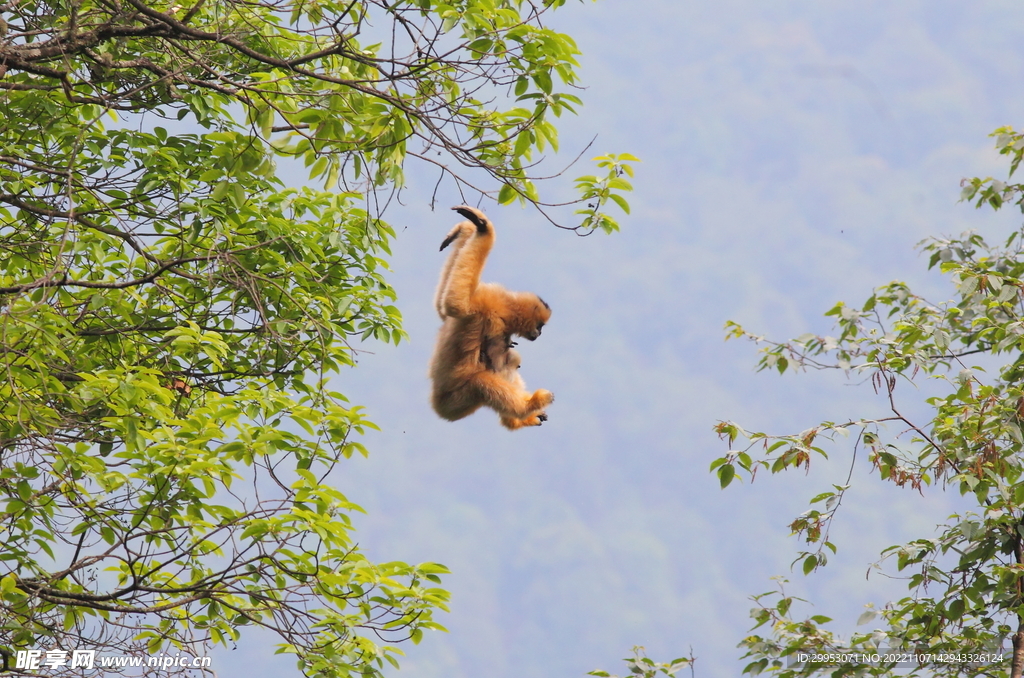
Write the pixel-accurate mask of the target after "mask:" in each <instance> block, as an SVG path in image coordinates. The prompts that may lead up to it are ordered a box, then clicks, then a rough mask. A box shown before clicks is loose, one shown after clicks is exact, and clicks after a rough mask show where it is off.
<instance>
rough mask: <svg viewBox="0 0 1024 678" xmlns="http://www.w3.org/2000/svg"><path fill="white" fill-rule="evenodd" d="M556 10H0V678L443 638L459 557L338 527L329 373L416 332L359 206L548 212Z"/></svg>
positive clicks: (43, 4) (338, 406)
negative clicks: (36, 668) (72, 659)
mask: <svg viewBox="0 0 1024 678" xmlns="http://www.w3.org/2000/svg"><path fill="white" fill-rule="evenodd" d="M564 1H565V0H544V1H543V2H526V1H524V0H455V1H452V2H440V1H438V0H344V1H332V0H316V1H314V2H307V1H302V2H300V1H298V0H280V1H276V0H269V1H267V2H240V1H234V0H226V1H218V2H208V1H205V0H197V1H195V2H177V1H176V0H168V1H166V2H161V1H157V2H148V1H144V0H80V1H78V2H56V1H42V0H28V1H23V2H16V3H8V4H6V5H4V6H3V8H2V10H0V12H2V14H0V17H2V21H0V542H2V543H3V545H4V546H3V549H2V551H0V670H2V671H6V670H9V669H11V668H12V667H13V653H14V652H15V651H17V650H19V649H64V650H72V649H81V648H87V649H96V650H99V651H100V652H109V653H112V654H135V655H140V654H149V653H153V652H157V651H183V652H185V653H193V654H201V653H203V652H205V650H204V648H205V647H206V646H208V645H209V644H210V643H215V644H217V643H219V644H231V643H232V642H233V641H234V640H235V639H237V638H238V637H239V635H240V631H241V628H242V627H244V626H247V625H252V626H261V627H264V628H265V629H270V630H271V631H273V632H274V633H276V634H277V636H278V637H279V639H280V646H279V649H280V651H282V652H290V653H294V654H295V655H297V658H298V663H299V666H300V668H301V670H302V671H304V672H305V673H306V674H309V675H314V674H315V675H318V676H325V677H330V676H347V675H352V674H353V673H354V672H356V673H362V674H364V675H377V674H378V673H379V670H380V669H381V668H382V667H383V666H384V665H385V664H386V663H388V662H390V663H392V664H395V663H396V662H395V659H394V655H395V654H397V653H398V652H399V651H398V648H397V647H395V645H394V643H395V642H397V641H400V640H403V639H411V640H413V641H414V642H417V641H418V640H419V639H420V637H421V636H422V634H423V632H424V631H426V630H429V629H436V628H440V627H439V626H438V624H437V623H436V622H435V621H434V617H433V613H434V611H435V610H439V609H444V608H445V601H446V600H447V594H446V593H445V592H444V591H443V590H442V589H441V588H439V587H438V584H439V582H440V579H439V575H441V574H443V573H444V572H445V569H444V568H443V567H442V566H440V565H436V564H432V563H424V564H420V565H416V566H412V565H407V564H405V563H400V562H394V563H373V562H370V561H369V560H367V559H366V558H365V557H364V556H363V555H362V554H361V553H360V551H359V549H358V548H357V546H356V544H355V542H354V541H353V539H352V534H351V524H350V517H349V516H350V514H351V513H352V512H353V511H357V510H359V509H358V507H357V506H355V505H353V504H352V503H350V502H349V501H348V500H347V499H346V498H345V497H344V496H343V495H342V494H341V493H339V492H338V491H337V490H335V489H333V488H332V487H331V485H330V484H329V482H327V479H328V474H329V472H330V471H331V470H332V468H334V466H335V465H336V464H337V463H338V462H339V460H340V459H341V458H343V457H349V456H351V455H352V454H354V453H356V452H358V453H361V454H365V453H366V450H365V449H364V448H363V447H362V445H361V444H360V443H359V442H358V441H357V439H356V436H358V434H360V433H361V432H363V431H364V430H365V429H367V428H369V427H372V426H373V424H371V423H370V422H369V421H367V420H366V418H365V417H364V414H363V412H362V411H361V409H360V408H359V407H356V406H350V405H349V404H348V403H347V402H346V400H345V398H344V396H343V395H342V394H340V393H335V392H331V391H329V390H327V388H326V387H325V383H326V380H327V379H328V377H329V376H330V375H331V374H332V373H334V372H336V371H337V370H338V369H340V368H341V367H343V366H346V365H352V364H353V358H352V351H351V346H350V343H349V342H350V341H351V340H352V339H353V338H358V339H377V340H381V341H393V342H397V341H399V340H400V339H401V338H402V336H403V332H402V329H401V322H400V321H401V317H400V314H399V311H398V309H397V308H396V307H395V305H394V301H395V294H394V291H393V290H392V288H391V287H390V286H389V285H388V283H387V281H386V278H385V273H386V271H387V264H386V261H385V257H386V256H387V255H388V252H389V249H388V248H389V242H390V240H391V238H393V237H394V232H393V230H392V229H391V227H390V226H389V225H388V224H387V223H385V222H384V221H382V220H381V218H380V216H381V215H380V213H379V212H380V210H379V209H378V208H377V207H376V205H379V204H384V203H386V201H387V199H388V197H389V193H391V192H393V191H395V190H396V189H398V188H400V187H401V186H402V184H403V181H404V169H405V167H406V162H407V161H408V160H419V161H423V162H424V163H426V164H427V167H428V168H432V169H433V171H436V172H437V174H438V181H439V183H443V182H449V184H450V185H452V187H453V188H454V189H455V190H457V191H459V192H462V193H463V194H465V193H467V192H468V193H471V194H472V193H473V191H477V192H478V194H479V197H483V196H484V195H485V194H489V193H492V192H496V193H497V198H498V200H499V201H500V202H502V203H507V202H511V201H514V200H517V199H519V200H523V201H527V202H534V203H536V204H538V205H539V206H541V207H543V204H542V203H540V198H539V194H538V189H537V185H536V183H535V181H534V179H532V178H531V176H530V171H531V169H532V168H533V167H534V166H535V165H536V164H537V163H538V162H540V161H541V160H542V154H543V153H545V152H546V151H547V150H548V149H549V148H551V149H557V134H556V130H555V127H554V122H553V119H552V118H557V117H558V116H560V115H561V114H562V113H564V112H566V111H569V112H572V111H573V110H574V108H575V107H576V106H578V105H579V103H580V102H579V99H577V97H576V96H575V95H573V94H570V93H568V92H567V91H566V90H567V89H568V88H571V87H572V86H574V84H575V82H576V73H575V68H576V65H577V63H576V55H577V53H578V52H577V49H576V46H575V44H574V43H573V41H572V39H571V38H570V37H569V36H567V35H564V34H560V33H557V32H555V31H553V30H551V29H549V28H546V27H545V25H544V23H543V21H542V19H543V17H544V15H545V13H546V12H548V11H549V10H551V9H554V8H557V7H559V6H561V5H563V4H564ZM632 160H634V159H633V158H631V157H630V156H605V157H603V158H600V159H599V163H600V166H601V169H603V170H604V172H605V174H604V175H603V176H597V175H594V176H587V177H581V178H580V179H579V180H578V186H579V188H580V189H581V191H582V200H583V201H585V202H586V205H585V206H584V207H582V208H581V209H580V224H579V225H577V226H573V228H575V229H577V230H579V231H581V232H584V233H586V232H589V231H591V230H594V229H598V228H600V229H603V230H614V229H615V228H616V224H615V221H614V219H612V218H611V217H610V216H608V215H607V214H606V213H605V212H604V211H603V210H604V207H605V206H606V205H607V204H609V202H614V203H617V204H618V205H619V206H620V207H622V208H627V207H628V206H627V205H626V203H625V202H624V201H623V200H622V198H621V196H620V195H619V193H620V192H621V191H623V190H628V189H629V184H628V183H627V182H626V180H625V179H624V178H623V175H629V174H631V169H630V167H629V165H628V162H630V161H632ZM299 168H304V169H301V170H300V169H299ZM288 174H291V175H292V176H295V180H294V181H293V182H292V184H295V183H302V180H303V179H304V178H308V179H310V180H312V179H316V180H318V181H322V182H323V183H322V185H323V187H324V188H323V189H322V190H318V189H314V188H310V187H301V188H300V187H296V186H295V185H289V183H288V182H285V181H284V179H283V177H284V176H286V175H288ZM367 205H371V206H374V207H373V208H372V209H371V208H370V207H367ZM67 670H69V669H67V667H64V668H58V669H55V672H56V673H55V675H59V674H60V672H61V671H67Z"/></svg>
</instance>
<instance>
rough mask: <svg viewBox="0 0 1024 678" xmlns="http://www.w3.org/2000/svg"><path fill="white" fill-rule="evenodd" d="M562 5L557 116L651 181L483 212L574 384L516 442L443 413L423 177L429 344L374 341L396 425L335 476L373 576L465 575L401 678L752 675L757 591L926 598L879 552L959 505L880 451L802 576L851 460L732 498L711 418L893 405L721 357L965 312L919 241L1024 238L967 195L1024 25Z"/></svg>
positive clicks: (978, 18)
mask: <svg viewBox="0 0 1024 678" xmlns="http://www.w3.org/2000/svg"><path fill="white" fill-rule="evenodd" d="M559 14H560V17H558V18H556V19H555V20H554V23H555V25H557V27H558V28H559V29H560V30H564V31H566V32H569V33H571V34H572V35H573V36H574V37H575V38H576V39H577V41H578V43H579V45H580V47H581V49H582V50H583V52H584V57H583V60H582V62H583V66H584V68H583V71H582V75H583V79H584V81H585V84H586V86H587V88H588V89H587V90H586V91H584V92H583V93H582V96H583V98H584V100H585V102H586V106H585V107H584V108H583V109H582V111H581V115H580V116H579V117H578V118H567V119H564V121H563V124H562V135H563V136H562V145H563V152H564V155H566V156H571V155H573V154H575V152H577V151H578V149H580V148H581V147H582V146H583V145H584V144H585V143H586V142H587V141H589V139H590V138H591V137H592V136H593V135H595V134H597V135H598V140H597V142H596V144H595V146H594V148H593V151H594V152H593V154H597V153H605V152H631V153H634V154H636V155H638V156H640V157H641V158H642V159H643V163H642V164H641V165H640V166H639V167H638V170H639V171H638V177H637V181H636V186H637V190H636V192H635V194H634V195H633V196H632V198H631V203H632V205H633V207H634V210H633V215H632V216H631V217H628V218H626V219H624V220H623V231H622V232H621V233H619V234H616V235H612V236H605V235H601V234H595V235H593V236H591V237H589V238H583V239H581V238H577V237H575V236H574V235H572V234H571V233H566V232H562V231H558V230H556V229H554V228H552V227H551V226H549V225H546V224H545V223H544V222H543V220H541V219H540V218H539V217H538V216H537V215H536V214H535V213H532V212H530V211H526V210H520V209H519V208H500V209H499V208H496V207H491V208H490V209H489V214H490V215H491V217H492V218H493V220H494V221H495V223H496V224H497V227H498V233H499V240H498V243H497V246H496V248H495V250H494V254H493V255H492V258H491V261H490V263H489V265H488V268H487V271H486V273H485V278H486V279H488V280H494V281H498V282H501V283H503V284H505V285H507V286H508V287H511V288H513V289H529V290H532V291H535V292H537V293H539V294H541V295H542V296H543V297H544V298H545V299H546V300H548V301H549V302H550V303H551V305H552V307H553V310H554V315H553V317H552V320H551V322H550V324H549V325H548V326H547V327H546V328H545V330H544V336H543V337H542V338H541V339H540V340H538V341H537V342H536V343H533V344H527V345H524V346H521V347H520V348H521V352H522V354H523V369H522V373H523V376H524V377H525V379H526V382H527V384H528V385H529V386H530V387H532V388H541V387H543V388H548V389H550V390H552V391H554V392H555V394H556V396H557V401H556V402H555V404H554V405H552V406H551V408H550V409H549V414H550V421H549V422H548V423H547V424H545V425H544V426H543V427H541V428H539V429H534V430H524V431H519V432H516V433H509V432H507V431H505V430H503V429H502V428H501V427H500V426H499V424H498V421H497V416H496V415H494V414H493V413H491V412H489V411H483V412H480V413H478V414H476V415H474V416H473V417H471V418H469V419H466V420H463V421H460V422H456V423H449V422H444V421H441V420H439V419H437V417H436V416H435V415H434V414H433V412H432V411H431V410H430V408H429V405H428V392H429V384H428V382H427V378H426V371H427V361H428V359H429V355H430V351H431V347H432V342H433V339H434V336H435V333H436V331H437V326H438V320H437V317H436V315H435V313H434V311H433V308H432V306H431V297H432V294H433V287H434V284H435V282H436V279H437V275H438V271H439V269H440V266H441V263H442V261H443V258H444V255H442V254H439V253H438V252H437V246H438V244H439V243H440V241H441V239H442V238H443V237H444V234H445V233H447V231H448V229H449V228H450V226H451V224H452V223H454V221H455V219H454V218H453V215H452V213H450V212H448V210H447V206H448V205H450V204H456V203H458V202H459V201H460V200H459V198H458V196H457V195H454V194H452V195H442V196H441V203H440V204H441V205H442V206H443V207H444V209H438V210H437V211H436V212H433V213H432V212H430V211H429V209H428V208H427V193H428V191H429V190H430V189H431V188H432V186H433V183H432V181H431V180H430V179H431V178H428V177H416V176H415V175H414V186H413V187H412V190H411V191H409V192H408V193H407V194H406V195H405V197H404V202H405V206H404V207H397V208H395V209H393V210H392V211H390V212H389V213H388V218H389V219H390V221H391V222H392V223H393V224H395V225H396V227H397V228H398V229H399V239H398V242H397V243H396V246H395V256H394V258H393V269H394V275H393V277H392V280H393V282H394V283H395V285H396V287H397V289H398V291H399V294H400V299H399V306H400V308H401V309H402V311H403V313H404V315H405V322H406V329H407V331H408V332H409V334H410V336H411V341H410V342H408V343H407V344H404V345H403V346H401V347H399V348H394V347H392V348H387V347H374V346H368V347H367V348H368V349H369V350H371V351H373V353H372V354H366V355H364V356H363V358H362V360H361V364H360V366H359V368H358V369H356V370H353V371H349V372H345V373H344V374H343V375H342V376H341V377H340V378H339V379H338V386H339V387H340V388H341V389H342V390H344V391H345V392H346V393H347V394H349V396H350V397H351V398H352V401H353V402H355V403H361V404H363V405H366V406H367V407H368V409H369V413H370V415H371V418H372V419H374V420H375V421H376V422H377V423H379V424H380V425H381V426H382V428H383V432H382V433H379V434H374V435H371V436H368V438H367V440H366V441H365V442H366V444H367V445H368V446H369V448H370V450H371V457H370V459H369V460H353V461H352V462H350V463H347V464H345V465H343V469H342V471H341V474H340V475H339V477H338V482H339V484H340V487H341V489H342V490H343V491H344V492H346V493H347V494H348V496H349V497H350V499H352V500H353V501H355V502H356V503H359V504H361V505H363V506H364V507H365V508H366V509H367V511H368V515H367V516H358V517H357V518H356V524H357V526H358V528H359V533H358V536H359V539H360V543H361V546H362V547H363V548H364V549H365V550H366V551H367V552H369V554H370V555H371V557H373V558H375V559H379V560H405V561H412V562H416V561H424V560H431V561H438V562H442V563H445V564H447V565H448V566H449V567H450V568H451V569H452V571H453V574H452V575H451V576H449V577H448V578H447V579H446V585H447V586H448V587H449V588H450V590H451V591H452V593H453V596H454V598H453V601H452V607H453V612H452V614H450V615H442V617H441V619H440V620H439V621H441V623H443V624H445V625H446V626H448V627H449V629H450V631H451V632H450V633H448V634H433V635H428V636H427V637H426V638H425V639H424V641H423V643H422V644H421V645H420V646H418V647H414V648H413V647H410V648H407V650H408V652H409V655H408V657H407V659H406V660H405V661H404V662H403V669H402V670H401V672H399V675H401V676H404V677H405V678H577V677H579V676H582V675H583V674H584V673H585V672H586V671H588V670H590V669H594V668H598V667H601V668H606V669H608V670H612V671H619V672H621V670H622V664H621V661H620V658H621V657H625V656H626V655H627V654H628V652H629V648H630V647H631V646H632V645H637V644H640V645H646V646H647V648H648V652H649V654H650V655H651V656H652V657H654V658H660V659H669V658H671V657H676V656H680V655H683V654H686V653H687V652H689V650H690V648H691V647H692V649H693V652H694V653H695V654H696V655H697V657H698V658H699V659H698V664H697V675H698V676H700V678H712V677H718V676H721V677H723V678H725V677H728V676H736V675H738V674H739V670H740V667H741V664H740V663H739V660H738V658H739V656H740V654H741V653H740V651H739V650H737V649H736V648H735V646H736V643H737V642H739V640H740V639H741V638H742V637H743V636H744V635H746V633H747V631H748V629H749V627H750V619H749V617H748V611H749V609H750V607H751V603H750V601H749V600H748V597H749V596H750V595H751V594H754V593H760V592H763V591H768V590H771V589H772V588H774V583H773V582H772V581H771V579H770V578H771V577H772V576H775V575H787V576H789V577H790V579H791V584H790V589H791V590H792V591H793V592H794V593H796V594H797V595H800V596H802V597H804V598H808V599H809V600H811V601H812V602H813V603H814V608H813V611H811V609H810V608H805V609H803V610H799V611H797V612H798V613H807V614H825V615H827V616H831V617H834V618H835V619H836V626H835V628H836V629H837V630H841V631H844V632H848V631H849V630H850V629H852V628H854V627H853V623H854V621H855V620H856V618H857V616H858V615H859V613H860V612H861V611H862V609H863V605H864V604H865V603H868V602H874V603H876V604H882V603H884V602H885V601H886V600H888V599H890V598H893V597H895V596H900V595H902V593H903V591H904V589H903V588H902V587H903V584H902V583H901V582H899V581H893V580H887V579H885V578H884V577H880V576H877V575H875V576H872V577H871V578H869V579H866V578H865V576H864V575H865V572H866V570H867V568H868V566H869V565H870V563H872V562H873V561H875V560H876V559H877V556H878V553H879V551H880V550H881V549H882V548H884V547H886V546H889V545H891V544H894V543H897V542H900V541H902V540H905V539H910V538H915V537H918V536H929V535H930V534H931V530H932V528H933V526H934V525H936V524H937V523H940V522H942V520H943V519H944V518H945V516H946V515H947V514H948V513H949V512H950V511H951V510H953V509H954V508H955V498H954V497H946V496H943V495H942V493H941V492H940V491H938V490H935V489H932V490H927V491H926V492H925V496H924V497H923V498H922V497H920V496H919V495H917V494H916V493H914V492H911V491H910V490H897V489H896V488H893V487H889V486H883V485H881V484H880V483H879V482H878V481H877V479H875V478H872V477H870V476H869V474H868V467H867V464H866V463H863V464H861V465H860V466H858V467H857V468H856V469H855V471H854V480H853V483H854V487H853V489H852V490H851V492H850V493H849V495H848V497H847V500H846V505H845V506H844V510H843V512H842V514H841V515H840V518H839V519H838V523H837V525H836V528H835V532H834V537H835V539H834V541H835V542H836V543H837V544H838V545H839V547H840V552H839V555H838V556H837V557H834V558H833V560H832V562H831V563H830V564H829V566H828V567H827V568H825V569H824V570H822V571H820V572H818V573H815V574H814V575H812V576H811V577H807V578H805V577H803V576H802V575H800V574H798V573H791V572H790V570H789V563H790V561H791V560H792V559H793V558H794V557H795V553H796V551H797V550H798V549H799V543H798V542H797V540H796V539H794V538H792V537H789V536H788V529H787V527H786V526H787V525H788V524H789V523H790V522H791V521H792V520H793V518H794V517H796V515H798V514H799V513H801V512H802V511H804V510H805V509H806V508H807V504H806V502H807V500H808V499H809V498H810V497H812V496H814V495H815V494H817V493H818V492H821V491H823V490H824V489H827V488H828V485H829V484H830V483H832V482H842V481H843V480H845V478H846V474H847V472H848V468H849V454H850V449H849V448H848V447H846V446H837V447H836V448H834V454H833V456H832V460H831V461H830V462H827V463H823V462H815V468H814V469H813V471H812V473H811V474H810V475H809V477H804V476H803V475H802V473H796V474H789V476H787V477H773V478H769V477H764V478H759V479H758V482H757V483H756V484H754V485H753V486H750V485H738V486H734V487H730V488H729V489H728V490H726V491H724V492H723V491H721V490H719V489H718V484H717V481H716V479H715V478H714V477H713V476H712V475H711V474H709V473H708V471H707V469H708V465H709V463H710V462H711V461H712V460H713V459H714V458H715V457H717V456H720V455H721V454H723V453H724V452H725V451H726V448H725V446H724V444H723V443H721V442H719V441H718V440H717V439H716V438H715V436H714V434H713V432H712V426H713V425H714V423H715V422H716V421H717V420H719V419H732V420H736V421H739V422H741V423H743V424H744V425H747V426H748V427H749V428H752V429H759V430H771V431H774V432H780V433H781V432H795V431H799V430H802V429H805V428H809V427H811V426H813V425H814V424H816V423H817V422H818V421H820V420H822V419H833V420H843V419H845V418H849V417H858V416H865V415H870V414H873V413H877V412H879V411H880V407H881V405H882V403H880V402H878V401H877V400H876V399H875V398H874V397H873V395H872V392H871V391H870V389H869V388H868V387H866V386H860V387H858V386H853V385H844V382H842V380H841V379H838V378H837V377H836V375H822V374H810V375H803V376H798V377H794V376H792V375H787V376H785V377H779V376H778V375H771V374H767V373H755V372H754V365H755V363H756V357H757V356H756V349H755V348H754V347H753V346H751V345H748V344H743V343H740V342H729V343H723V340H722V339H723V332H722V325H723V323H724V322H725V321H726V320H728V319H732V320H735V321H738V322H741V323H742V324H744V325H746V326H748V327H749V328H750V329H751V330H754V331H757V332H763V333H765V334H768V335H770V336H774V337H777V338H785V337H790V336H797V335H799V334H801V333H804V332H808V331H813V332H818V333H822V334H826V333H828V332H829V330H830V327H831V323H830V321H829V320H828V319H827V318H824V317H823V316H822V313H823V312H824V311H825V310H827V309H828V308H829V307H831V306H832V305H833V304H834V303H835V302H836V301H838V300H840V299H846V300H849V301H851V302H854V303H860V302H862V301H863V300H864V299H865V298H866V297H867V296H868V295H869V294H870V290H871V288H872V287H874V286H876V285H881V284H884V283H887V282H889V281H890V280H893V279H904V280H907V281H909V282H910V283H911V284H912V285H914V286H915V287H916V288H920V289H923V290H925V291H927V292H928V295H929V296H931V297H934V298H936V299H940V300H941V299H943V298H945V297H946V296H949V295H950V288H949V287H948V286H947V284H946V281H944V280H942V279H941V278H940V277H938V276H937V275H936V274H929V273H928V272H926V271H925V263H926V262H925V260H924V259H923V258H922V257H921V256H919V255H918V254H917V252H916V251H915V250H914V245H915V243H916V242H918V241H919V240H921V239H922V238H925V237H927V236H929V235H941V234H950V233H958V232H960V231H962V230H965V229H967V228H977V229H979V230H981V231H982V232H983V233H985V234H988V235H998V234H1004V233H1006V232H1007V231H1008V229H1011V228H1013V227H1015V226H1016V225H1017V224H1018V221H1019V219H1018V218H1017V217H1015V216H1014V215H1012V214H1009V213H1007V214H1001V215H993V214H991V213H989V212H985V211H975V210H974V209H973V208H970V207H968V206H965V205H961V204H958V203H957V199H958V195H959V182H960V180H961V179H962V178H963V177H965V176H973V175H982V176H985V175H988V174H993V175H995V176H1003V175H1004V174H1005V170H1004V164H1003V163H1002V162H1001V160H1000V159H999V157H998V156H997V155H996V153H995V152H994V151H993V150H992V140H991V139H989V138H988V137H987V135H988V134H989V133H990V132H991V131H992V130H993V129H994V128H995V127H997V126H999V125H1005V124H1014V123H1019V122H1020V117H1021V112H1022V111H1024V89H1022V88H1021V87H1020V83H1021V82H1022V81H1024V61H1022V55H1024V41H1022V37H1024V11H1022V10H1021V8H1020V6H1019V4H1017V3H1011V2H986V1H984V0H979V1H978V2H973V3H957V2H937V1H935V0H929V1H928V2H924V1H920V2H892V1H891V0H889V1H887V2H870V1H864V0H860V1H858V2H852V1H849V2H847V1H843V2H839V1H836V2H829V3H821V2H811V1H809V0H808V1H801V2H796V1H793V2H785V1H776V2H772V3H763V2H754V1H753V0H748V1H745V2H739V1H734V2H714V3H708V2H689V1H682V0H647V1H644V2H640V1H638V0H602V1H601V2H598V3H596V4H591V3H589V2H586V3H582V4H576V3H569V5H567V7H566V8H565V9H564V10H562V11H560V12H559ZM587 171H589V170H588V168H586V167H581V168H580V171H579V172H576V173H577V174H582V173H585V172H587ZM904 395H905V397H907V398H908V399H909V400H910V401H913V400H915V394H914V393H913V392H906V393H905V394H904ZM862 461H863V459H862ZM262 652H264V653H265V652H266V650H265V649H264V650H262ZM238 655H241V657H239V661H238V662H237V664H235V668H234V669H229V670H223V671H222V672H221V675H222V676H233V675H242V674H243V673H250V674H251V670H248V671H244V670H243V669H244V668H245V667H252V666H262V667H263V669H262V670H263V671H264V673H263V675H267V674H266V673H265V672H266V671H267V670H268V669H267V667H268V666H270V664H258V663H257V662H262V661H263V659H262V658H261V650H260V649H258V648H255V647H253V646H252V645H251V644H250V645H245V644H243V645H242V646H241V647H240V649H239V652H238V653H237V655H233V656H238ZM242 657H245V659H243V658H242ZM290 665H291V664H290V662H286V663H285V664H282V665H281V666H290ZM221 668H222V669H228V667H227V666H226V665H225V664H224V663H222V664H221ZM232 671H235V673H232Z"/></svg>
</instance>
